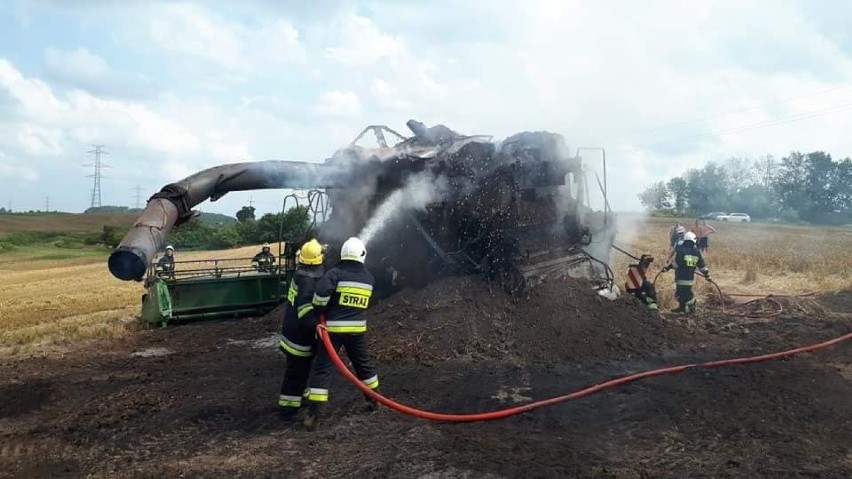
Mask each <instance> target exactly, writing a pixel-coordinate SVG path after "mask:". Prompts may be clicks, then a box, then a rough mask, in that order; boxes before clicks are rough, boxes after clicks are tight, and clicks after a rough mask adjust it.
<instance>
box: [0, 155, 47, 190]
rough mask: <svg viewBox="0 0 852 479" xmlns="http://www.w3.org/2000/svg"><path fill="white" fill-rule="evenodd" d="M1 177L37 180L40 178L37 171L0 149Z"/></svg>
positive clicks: (13, 179)
mask: <svg viewBox="0 0 852 479" xmlns="http://www.w3.org/2000/svg"><path fill="white" fill-rule="evenodd" d="M0 178H8V179H9V180H10V181H13V182H14V181H18V180H24V181H30V182H32V181H35V180H37V179H38V178H39V175H38V173H37V172H36V171H34V170H32V169H31V168H28V167H26V166H23V164H22V162H21V161H20V160H18V159H16V158H11V157H9V156H7V155H6V154H5V153H3V152H2V151H0Z"/></svg>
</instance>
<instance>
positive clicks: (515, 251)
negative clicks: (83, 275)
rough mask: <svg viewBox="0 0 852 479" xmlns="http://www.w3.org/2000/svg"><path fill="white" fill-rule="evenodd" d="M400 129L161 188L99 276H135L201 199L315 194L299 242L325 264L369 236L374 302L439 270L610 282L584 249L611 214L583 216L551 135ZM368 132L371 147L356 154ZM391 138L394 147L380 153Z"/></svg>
mask: <svg viewBox="0 0 852 479" xmlns="http://www.w3.org/2000/svg"><path fill="white" fill-rule="evenodd" d="M408 127H409V129H410V130H411V131H412V133H413V136H411V137H404V136H402V135H400V134H398V133H396V132H395V131H393V130H391V129H389V128H387V127H384V126H370V127H368V128H367V129H365V130H364V132H362V134H361V135H359V137H358V138H356V141H355V142H353V143H352V144H351V145H349V146H348V147H346V148H343V149H341V150H339V151H337V152H336V153H335V154H334V155H333V156H332V157H331V158H329V159H327V160H326V161H325V162H324V163H302V162H290V161H265V162H256V163H240V164H231V165H223V166H219V167H215V168H211V169H208V170H204V171H202V172H199V173H197V174H195V175H192V176H190V177H188V178H186V179H184V180H182V181H179V182H177V183H173V184H170V185H167V186H166V187H164V188H163V189H162V190H161V191H160V192H159V193H157V194H155V195H154V196H153V197H152V198H151V199H150V200H149V201H148V204H147V206H146V208H145V210H144V212H143V213H142V214H141V215H140V216H139V218H138V219H137V221H136V223H135V224H134V225H133V227H132V228H131V230H130V231H129V232H128V234H127V236H126V237H125V238H124V239H123V240H122V242H121V244H120V245H119V247H118V248H117V249H116V250H115V251H114V252H113V253H112V255H111V256H110V259H109V269H110V271H111V272H112V274H113V275H114V276H116V277H117V278H120V279H124V280H140V279H142V277H143V275H144V272H145V269H146V267H147V265H149V264H150V262H151V260H152V258H153V256H154V254H155V253H156V251H157V250H158V249H159V248H160V247H161V246H162V245H163V244H165V238H166V236H167V235H168V233H169V231H170V230H171V228H172V227H173V226H174V225H179V224H180V223H181V222H183V221H186V220H187V219H189V218H190V217H191V216H192V215H193V212H192V208H193V207H194V206H195V205H197V204H199V203H201V202H202V201H204V200H206V199H208V198H209V199H211V200H213V201H215V200H216V199H218V198H220V197H222V196H223V195H224V194H226V193H228V192H230V191H244V190H254V189H267V188H288V189H316V188H321V189H324V190H325V191H326V193H327V195H328V200H329V206H330V215H329V217H328V220H327V221H325V222H323V223H321V224H318V225H317V226H316V230H315V231H312V232H309V234H310V235H316V236H318V237H319V239H320V240H321V241H322V242H324V243H328V244H330V245H331V248H330V250H329V253H330V256H332V255H333V253H334V252H335V251H337V249H338V246H339V245H340V244H341V243H342V241H344V240H345V239H346V238H348V237H349V236H355V235H359V234H362V233H363V232H364V229H365V227H368V230H369V229H370V228H373V230H377V231H376V234H375V235H371V236H370V239H369V240H368V249H369V251H370V254H369V255H368V266H369V267H370V269H371V271H373V272H374V274H375V275H376V277H377V281H378V285H379V288H380V290H381V291H380V292H382V293H383V294H388V293H390V292H392V291H395V290H397V289H399V288H401V287H406V286H420V285H423V284H425V283H426V282H428V281H430V280H433V279H435V278H436V277H438V276H441V275H447V274H473V273H481V274H485V275H488V276H489V277H491V278H494V279H497V280H499V281H500V282H501V283H502V284H503V285H504V287H505V288H506V289H507V290H508V291H509V292H511V293H512V294H516V295H517V294H522V293H524V292H525V291H527V290H528V288H530V287H534V286H535V284H537V283H538V282H539V281H541V280H542V279H543V278H545V277H547V276H549V275H570V276H576V277H586V278H591V279H594V278H597V279H601V278H604V277H607V279H608V275H607V273H606V267H605V265H601V264H600V263H598V262H596V261H595V259H592V258H591V257H590V256H589V255H588V254H587V253H586V252H585V251H584V249H588V247H589V245H590V244H591V245H592V246H594V244H597V245H601V246H603V247H600V248H594V251H599V252H601V254H606V255H608V253H609V245H610V244H611V242H612V236H613V234H614V231H613V230H614V228H612V226H613V218H612V216H611V213H610V212H609V211H608V210H607V208H604V211H593V210H592V209H591V208H590V206H589V196H590V190H589V188H588V180H587V177H586V171H585V169H584V165H583V163H582V161H581V158H580V157H579V156H578V155H573V156H572V155H571V154H570V153H569V151H568V149H567V147H566V145H565V143H564V140H563V138H562V137H561V136H560V135H557V134H554V133H548V132H525V133H520V134H517V135H514V136H511V137H509V138H507V139H505V140H504V141H502V142H500V143H499V144H498V143H494V142H492V141H491V139H490V137H484V136H464V135H460V134H458V133H456V132H454V131H452V130H450V129H449V128H447V127H444V126H442V125H438V126H435V127H431V128H427V127H425V126H424V125H423V124H421V123H419V122H416V121H414V120H411V121H409V122H408ZM370 131H372V132H373V133H374V134H375V136H376V139H377V143H378V146H377V147H376V148H364V147H361V146H358V145H357V141H358V140H359V139H360V138H361V137H362V136H363V135H364V134H365V133H367V132H370ZM390 135H393V136H395V137H398V138H399V140H400V141H399V142H398V143H397V144H395V145H393V146H389V145H388V143H387V141H386V138H387V136H390ZM598 183H599V182H598ZM424 190H425V191H424ZM601 192H602V193H603V196H604V204H606V203H605V191H603V188H601ZM376 216H381V218H376ZM377 223H378V228H377ZM368 225H369V226H368ZM305 239H307V237H305V238H289V240H290V241H292V242H295V243H297V244H298V243H299V242H301V241H303V240H305ZM292 253H293V251H292V250H291V251H290V254H292ZM598 259H599V260H603V261H604V262H606V260H607V258H598Z"/></svg>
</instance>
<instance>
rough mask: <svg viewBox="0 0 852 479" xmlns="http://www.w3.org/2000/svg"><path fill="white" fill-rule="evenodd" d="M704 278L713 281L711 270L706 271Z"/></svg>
mask: <svg viewBox="0 0 852 479" xmlns="http://www.w3.org/2000/svg"><path fill="white" fill-rule="evenodd" d="M704 279H706V280H707V281H713V278H711V277H710V272H709V271H708V272H706V273H704Z"/></svg>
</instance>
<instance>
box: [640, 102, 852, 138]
mask: <svg viewBox="0 0 852 479" xmlns="http://www.w3.org/2000/svg"><path fill="white" fill-rule="evenodd" d="M850 109H852V103H844V104H841V105H835V106H833V107H829V108H825V109H822V110H813V111H809V112H804V113H798V114H795V115H792V116H789V117H782V118H776V119H774V120H767V121H763V122H759V123H754V124H751V125H743V126H739V127H735V128H730V129H727V130H721V131H714V132H710V133H704V134H701V135H693V136H687V137H683V138H680V139H679V140H676V141H672V142H660V143H651V144H650V145H652V146H658V147H659V146H672V145H679V144H682V143H687V142H690V141H692V140H697V139H701V138H711V137H714V136H722V135H727V134H730V133H739V132H741V131H748V130H757V129H760V128H766V127H768V126H775V125H780V124H784V123H792V122H794V121H800V120H807V119H810V118H816V117H819V116H825V115H831V114H834V113H841V112H844V111H848V110H850Z"/></svg>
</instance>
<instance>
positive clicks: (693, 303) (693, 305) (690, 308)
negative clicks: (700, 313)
mask: <svg viewBox="0 0 852 479" xmlns="http://www.w3.org/2000/svg"><path fill="white" fill-rule="evenodd" d="M684 309H685V312H686V314H692V313H694V312H695V310H696V309H698V300H697V299H695V298H692V300H690V301H687V303H686V305H684Z"/></svg>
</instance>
